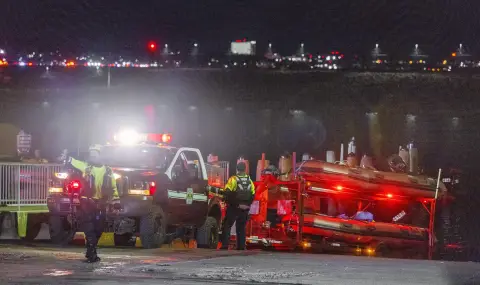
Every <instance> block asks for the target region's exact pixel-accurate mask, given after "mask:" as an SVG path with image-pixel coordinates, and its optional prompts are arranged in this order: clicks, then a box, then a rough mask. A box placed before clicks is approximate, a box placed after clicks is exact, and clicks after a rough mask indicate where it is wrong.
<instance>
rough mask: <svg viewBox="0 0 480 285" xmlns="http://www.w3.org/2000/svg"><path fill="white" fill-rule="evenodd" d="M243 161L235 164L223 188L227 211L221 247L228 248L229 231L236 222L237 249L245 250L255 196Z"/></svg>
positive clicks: (253, 187)
mask: <svg viewBox="0 0 480 285" xmlns="http://www.w3.org/2000/svg"><path fill="white" fill-rule="evenodd" d="M246 168H247V166H246V164H245V162H239V163H238V164H237V174H236V175H234V176H232V177H230V178H229V179H228V182H227V184H226V185H225V189H224V197H225V202H226V203H227V213H226V215H225V220H224V222H223V229H222V234H223V238H222V249H228V244H229V242H230V231H231V229H232V226H233V223H235V222H236V231H237V249H238V250H245V244H246V226H247V220H248V212H249V210H250V205H251V204H252V202H253V198H254V197H255V186H254V185H253V181H252V179H250V176H248V175H247V174H246V173H245V170H246Z"/></svg>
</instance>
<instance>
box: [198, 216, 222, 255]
mask: <svg viewBox="0 0 480 285" xmlns="http://www.w3.org/2000/svg"><path fill="white" fill-rule="evenodd" d="M218 239H219V236H218V223H217V220H216V219H215V218H214V217H208V218H207V220H206V221H205V224H203V226H202V227H201V228H199V229H198V230H197V246H198V247H199V248H210V249H216V248H217V246H218Z"/></svg>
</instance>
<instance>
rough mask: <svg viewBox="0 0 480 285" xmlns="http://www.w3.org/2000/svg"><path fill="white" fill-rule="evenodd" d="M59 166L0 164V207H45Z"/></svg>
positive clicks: (60, 166)
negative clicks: (52, 179)
mask: <svg viewBox="0 0 480 285" xmlns="http://www.w3.org/2000/svg"><path fill="white" fill-rule="evenodd" d="M61 168H62V165H59V164H27V163H0V206H25V205H46V204H47V195H48V186H49V181H50V179H51V178H52V175H53V174H54V173H55V172H58V171H60V169H61Z"/></svg>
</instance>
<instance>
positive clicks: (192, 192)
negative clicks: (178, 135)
mask: <svg viewBox="0 0 480 285" xmlns="http://www.w3.org/2000/svg"><path fill="white" fill-rule="evenodd" d="M199 158H200V157H199V156H198V154H197V153H196V152H195V151H189V150H184V151H182V152H181V153H180V154H179V155H178V156H177V157H176V161H175V163H174V165H173V168H172V172H171V173H172V174H171V175H172V181H173V187H172V188H174V189H169V190H168V198H169V204H170V206H169V211H170V213H169V214H170V215H169V216H172V218H173V219H174V220H178V221H179V222H180V223H183V224H187V225H199V224H203V221H204V220H205V217H206V215H207V211H208V196H207V193H206V189H207V180H206V179H205V178H204V177H203V174H202V173H203V172H202V171H201V167H202V166H201V165H200V164H199V163H198V161H199V160H198V159H199Z"/></svg>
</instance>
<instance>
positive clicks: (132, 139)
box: [113, 130, 172, 145]
mask: <svg viewBox="0 0 480 285" xmlns="http://www.w3.org/2000/svg"><path fill="white" fill-rule="evenodd" d="M113 139H114V141H115V142H117V143H120V144H125V145H133V144H137V143H140V142H154V143H164V144H168V143H170V142H171V141H172V136H171V135H170V134H155V133H137V132H136V131H135V130H124V131H121V132H119V133H117V134H116V135H115V136H114V137H113Z"/></svg>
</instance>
